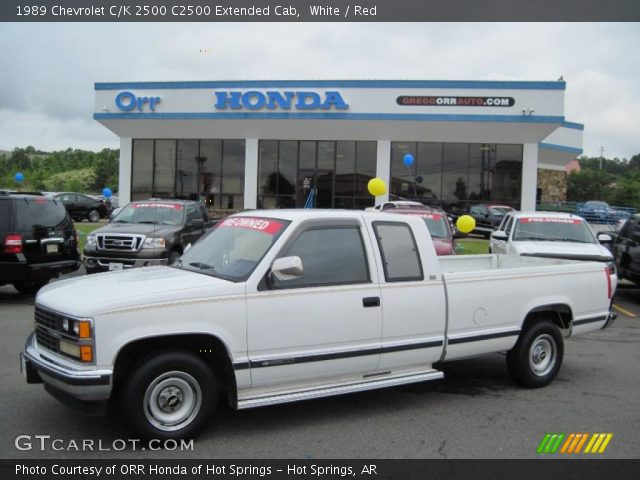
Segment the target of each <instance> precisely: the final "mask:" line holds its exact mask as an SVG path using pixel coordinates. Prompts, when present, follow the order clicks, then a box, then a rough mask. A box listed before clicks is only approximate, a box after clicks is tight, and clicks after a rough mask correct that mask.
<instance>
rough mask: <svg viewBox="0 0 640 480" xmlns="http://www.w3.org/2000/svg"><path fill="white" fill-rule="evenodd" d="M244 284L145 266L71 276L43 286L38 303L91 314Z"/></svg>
mask: <svg viewBox="0 0 640 480" xmlns="http://www.w3.org/2000/svg"><path fill="white" fill-rule="evenodd" d="M243 292H244V284H241V283H233V282H229V281H227V280H222V279H220V278H215V277H211V276H209V275H204V274H200V273H194V272H189V271H186V270H179V269H177V268H171V267H145V268H136V269H132V270H123V271H118V272H105V273H99V274H94V275H85V276H81V277H74V278H69V279H67V280H62V281H58V282H54V283H51V284H49V285H47V286H46V287H44V288H42V289H41V290H40V291H39V292H38V296H37V297H36V304H38V305H42V306H44V307H48V308H51V309H53V310H56V311H58V312H61V313H66V314H69V315H74V316H78V317H91V316H93V315H97V314H99V313H104V312H107V311H110V310H115V309H120V308H128V307H137V306H142V305H153V304H158V303H164V302H169V301H172V302H173V301H181V300H190V299H197V298H205V297H212V296H224V295H236V294H240V293H243Z"/></svg>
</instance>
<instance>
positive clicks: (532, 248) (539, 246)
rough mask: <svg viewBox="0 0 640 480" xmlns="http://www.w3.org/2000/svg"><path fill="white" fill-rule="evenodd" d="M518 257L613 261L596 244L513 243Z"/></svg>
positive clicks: (609, 255)
mask: <svg viewBox="0 0 640 480" xmlns="http://www.w3.org/2000/svg"><path fill="white" fill-rule="evenodd" d="M512 245H513V248H514V249H515V251H516V252H517V253H518V254H519V255H540V256H551V257H554V258H575V259H576V260H578V259H579V260H596V261H603V260H605V258H606V259H610V260H613V256H612V255H611V252H610V251H609V250H607V249H606V248H605V247H603V246H602V245H599V244H596V243H577V242H513V244H512Z"/></svg>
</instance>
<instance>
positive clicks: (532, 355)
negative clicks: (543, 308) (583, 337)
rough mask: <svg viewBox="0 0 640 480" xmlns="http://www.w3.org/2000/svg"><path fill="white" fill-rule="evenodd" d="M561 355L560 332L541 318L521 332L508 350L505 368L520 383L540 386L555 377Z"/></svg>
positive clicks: (528, 385) (534, 386)
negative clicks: (513, 345) (514, 343)
mask: <svg viewBox="0 0 640 480" xmlns="http://www.w3.org/2000/svg"><path fill="white" fill-rule="evenodd" d="M563 356H564V341H563V339H562V332H561V331H560V329H559V328H558V327H557V325H554V324H553V323H551V322H549V321H541V322H537V323H534V324H532V325H531V326H530V327H528V328H527V329H526V330H525V331H523V332H522V333H521V334H520V338H518V342H517V343H516V345H515V347H513V349H511V350H510V351H509V352H508V353H507V368H508V370H509V374H510V375H511V378H513V380H514V381H515V382H516V383H518V384H519V385H522V386H523V387H527V388H540V387H544V386H546V385H548V384H549V383H551V381H552V380H553V379H554V378H555V377H556V375H557V374H558V371H559V370H560V366H561V365H562V359H563Z"/></svg>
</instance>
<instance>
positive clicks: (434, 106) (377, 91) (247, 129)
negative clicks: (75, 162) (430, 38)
mask: <svg viewBox="0 0 640 480" xmlns="http://www.w3.org/2000/svg"><path fill="white" fill-rule="evenodd" d="M565 88H566V84H565V82H563V81H555V82H528V81H524V82H521V81H411V80H393V81H387V80H371V81H365V80H363V81H360V80H342V81H340V80H338V81H228V82H227V81H213V82H142V83H97V84H96V85H95V91H96V98H95V111H94V118H95V119H96V120H97V121H99V122H100V123H101V124H103V125H104V126H105V127H107V128H108V129H109V130H111V131H112V132H114V133H115V134H116V135H118V136H119V137H120V184H119V195H120V198H121V201H125V202H126V201H129V200H136V199H142V198H149V197H171V198H192V199H200V200H201V201H203V202H206V204H207V205H208V206H209V207H210V208H212V209H215V210H242V209H254V208H296V207H303V206H305V205H307V206H309V205H312V206H314V207H317V208H364V207H367V206H370V205H373V204H374V203H375V202H382V201H386V200H387V199H389V198H405V199H412V200H413V199H417V200H419V201H422V202H424V203H426V204H430V205H435V206H439V207H442V208H445V209H457V208H463V207H465V206H468V205H469V204H473V203H484V202H492V203H501V204H508V205H513V206H514V207H517V208H521V209H533V208H535V203H536V198H537V197H540V187H539V185H538V177H539V175H538V171H539V169H543V170H549V171H557V172H560V171H563V170H564V166H565V165H566V164H567V163H568V162H569V161H571V160H572V159H574V158H575V157H576V156H577V155H579V154H580V153H581V152H582V133H583V126H582V125H580V124H576V123H572V122H567V121H565V116H564V93H565ZM408 153H410V154H411V155H412V158H413V162H405V156H406V154H408ZM540 176H541V178H542V177H544V178H546V176H547V175H546V174H543V175H540ZM551 176H553V175H551ZM374 177H379V178H382V179H383V180H384V181H385V182H386V184H387V193H386V194H385V195H383V196H380V197H376V198H375V199H374V198H373V197H372V196H371V195H369V193H368V191H367V182H368V181H369V180H370V179H371V178H374ZM310 200H311V203H310Z"/></svg>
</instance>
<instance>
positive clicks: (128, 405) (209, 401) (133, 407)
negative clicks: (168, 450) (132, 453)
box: [120, 352, 218, 440]
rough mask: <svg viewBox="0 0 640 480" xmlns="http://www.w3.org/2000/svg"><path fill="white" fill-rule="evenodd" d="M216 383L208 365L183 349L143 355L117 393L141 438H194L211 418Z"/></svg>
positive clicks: (130, 422)
mask: <svg viewBox="0 0 640 480" xmlns="http://www.w3.org/2000/svg"><path fill="white" fill-rule="evenodd" d="M217 400H218V382H217V379H216V377H215V375H214V373H213V372H212V371H211V368H209V366H208V365H207V364H206V363H205V362H204V361H203V360H202V359H200V358H198V357H196V356H194V355H191V354H189V353H186V352H165V353H159V354H155V355H152V356H149V357H146V358H144V359H143V360H142V361H141V362H139V363H138V364H137V366H136V367H135V368H134V369H133V373H132V374H131V375H130V376H129V378H128V379H127V380H126V382H125V384H124V386H123V388H122V391H121V395H120V407H121V411H122V413H123V415H124V417H125V419H126V420H127V421H128V424H129V425H130V426H131V427H132V429H133V430H134V431H135V433H137V434H139V435H140V436H141V437H142V438H144V439H147V440H149V439H154V438H156V439H161V440H164V439H176V438H194V437H195V436H197V435H198V434H199V433H200V432H201V431H202V429H204V427H206V425H207V423H208V421H209V419H210V418H211V416H212V414H213V412H214V411H215V408H216V406H217Z"/></svg>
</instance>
